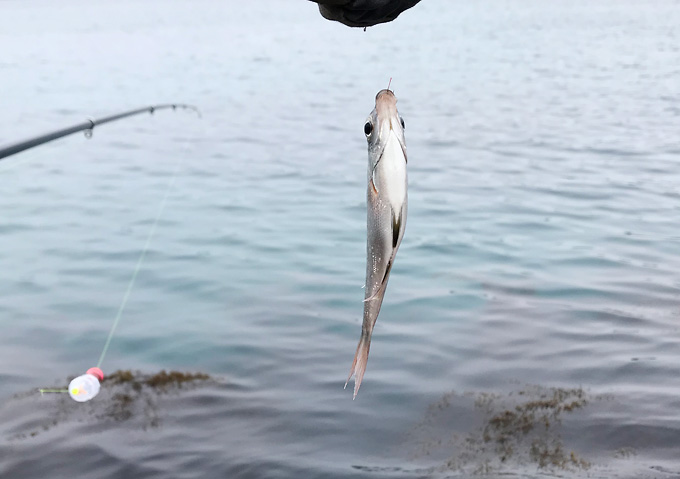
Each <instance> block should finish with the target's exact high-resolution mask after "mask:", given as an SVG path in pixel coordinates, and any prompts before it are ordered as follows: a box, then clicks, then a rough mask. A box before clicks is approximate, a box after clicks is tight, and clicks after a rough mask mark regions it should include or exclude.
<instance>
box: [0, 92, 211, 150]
mask: <svg viewBox="0 0 680 479" xmlns="http://www.w3.org/2000/svg"><path fill="white" fill-rule="evenodd" d="M167 108H172V109H173V110H176V109H177V108H182V109H185V110H193V111H195V112H196V113H197V114H198V116H199V117H200V116H201V112H200V111H199V110H198V108H196V107H195V106H193V105H185V104H183V103H168V104H163V105H153V106H147V107H144V108H138V109H136V110H130V111H126V112H124V113H118V114H117V115H111V116H106V117H104V118H100V119H99V120H95V119H89V120H87V121H85V122H83V123H79V124H77V125H73V126H70V127H68V128H64V129H63V130H57V131H53V132H50V133H45V134H44V135H40V136H36V137H34V138H29V139H28V140H24V141H20V142H18V143H14V144H10V145H6V146H0V160H3V159H5V158H7V157H8V156H11V155H15V154H17V153H21V152H22V151H25V150H28V149H29V148H33V147H34V146H39V145H42V144H43V143H47V142H50V141H52V140H56V139H58V138H62V137H64V136H68V135H72V134H73V133H77V132H79V131H84V132H85V136H86V137H87V138H90V137H91V136H92V130H93V129H94V127H95V126H98V125H103V124H104V123H109V122H111V121H116V120H121V119H123V118H127V117H129V116H134V115H139V114H141V113H146V112H149V113H151V114H153V113H154V112H155V111H156V110H163V109H167Z"/></svg>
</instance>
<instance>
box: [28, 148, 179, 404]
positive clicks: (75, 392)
mask: <svg viewBox="0 0 680 479" xmlns="http://www.w3.org/2000/svg"><path fill="white" fill-rule="evenodd" d="M183 160H184V155H182V156H181V157H180V159H179V160H177V163H176V164H175V168H174V171H173V173H172V177H171V178H170V181H169V182H168V184H167V186H166V187H165V193H164V195H163V199H162V200H161V203H160V206H159V207H158V213H157V214H156V218H155V219H154V222H153V225H152V226H151V229H150V230H149V234H148V235H147V237H146V242H145V243H144V247H143V248H142V251H141V253H140V254H139V258H138V259H137V264H136V265H135V269H134V270H133V272H132V276H131V277H130V281H129V282H128V285H127V289H126V290H125V294H124V295H123V300H122V301H121V303H120V306H119V307H118V312H117V313H116V317H115V319H114V321H113V324H112V325H111V330H110V331H109V334H108V336H107V337H106V343H105V344H104V348H103V349H102V352H101V355H100V356H99V361H98V362H97V366H95V367H94V368H90V369H88V370H87V372H86V373H85V374H83V375H81V376H78V377H76V378H74V379H73V380H72V381H71V383H70V384H69V386H68V389H57V388H54V389H52V388H41V389H38V391H40V394H41V395H42V394H44V393H69V395H70V396H71V398H73V399H74V400H76V401H78V402H85V401H89V400H90V399H92V398H93V397H95V396H96V395H97V394H98V393H99V388H100V382H101V381H103V379H104V373H103V372H102V370H101V369H100V368H101V365H102V362H104V358H105V357H106V353H107V352H108V350H109V346H110V345H111V340H112V339H113V336H114V334H115V333H116V329H117V328H118V324H119V323H120V319H121V318H122V317H123V312H124V311H125V307H126V306H127V303H128V300H129V299H130V295H131V294H132V289H133V288H134V286H135V281H136V280H137V276H138V275H139V272H140V271H141V269H142V266H143V264H144V259H145V258H146V254H147V252H148V251H149V247H150V246H151V241H152V240H153V237H154V235H155V233H156V229H157V227H158V222H159V221H160V219H161V216H163V211H165V205H166V204H167V202H168V197H169V196H170V193H171V192H172V189H173V187H174V186H175V181H176V180H177V173H178V172H179V170H180V167H181V166H182V164H183Z"/></svg>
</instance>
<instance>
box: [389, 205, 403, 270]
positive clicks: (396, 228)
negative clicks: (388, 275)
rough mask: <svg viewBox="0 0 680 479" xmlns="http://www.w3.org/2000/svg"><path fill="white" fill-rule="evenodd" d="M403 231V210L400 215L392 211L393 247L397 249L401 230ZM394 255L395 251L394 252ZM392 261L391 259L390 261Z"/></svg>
mask: <svg viewBox="0 0 680 479" xmlns="http://www.w3.org/2000/svg"><path fill="white" fill-rule="evenodd" d="M400 231H401V211H400V212H399V217H397V215H395V214H394V211H392V248H393V249H396V247H397V243H399V232H400ZM392 256H393V257H394V251H393V252H392ZM390 263H391V261H390Z"/></svg>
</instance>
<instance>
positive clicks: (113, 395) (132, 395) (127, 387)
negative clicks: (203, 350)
mask: <svg viewBox="0 0 680 479" xmlns="http://www.w3.org/2000/svg"><path fill="white" fill-rule="evenodd" d="M68 380H69V381H70V380H71V378H69V379H68ZM215 382H216V380H215V379H214V378H212V377H211V376H210V375H208V374H205V373H200V372H198V373H188V372H181V371H165V370H162V371H160V372H158V373H155V374H144V373H142V372H139V371H134V372H133V371H131V370H119V371H116V372H114V373H112V374H110V375H108V376H107V377H105V378H104V380H103V381H102V382H101V393H100V394H99V396H98V397H97V398H95V399H94V400H92V401H90V402H88V403H75V402H73V401H71V400H70V399H69V398H68V395H67V394H54V395H45V396H43V397H40V393H38V392H31V393H25V394H18V395H17V396H15V399H18V398H22V401H25V400H26V399H29V398H31V397H33V398H34V400H35V401H40V402H42V403H45V402H49V404H50V405H49V407H48V408H46V409H45V408H42V409H45V410H46V411H47V413H48V419H45V420H41V421H40V424H39V426H38V427H37V428H36V427H35V422H36V421H33V422H31V424H32V427H31V430H29V431H27V432H23V431H21V432H15V433H14V434H13V435H12V436H11V438H10V439H27V438H31V437H35V436H37V435H38V434H40V433H41V432H44V431H48V430H50V429H52V428H53V427H55V426H57V425H59V424H62V423H66V422H73V421H81V422H82V421H83V420H84V419H86V423H95V424H102V423H108V424H115V423H120V422H134V424H135V425H137V426H139V427H141V428H142V429H147V428H155V427H159V426H160V424H161V418H160V415H159V406H158V398H159V397H161V396H163V395H167V394H170V393H175V394H177V393H180V392H182V391H188V390H190V389H193V388H197V387H201V386H205V385H208V384H214V383H215ZM53 389H54V390H55V391H62V390H63V386H62V387H61V388H60V387H55V388H53ZM17 406H18V404H17Z"/></svg>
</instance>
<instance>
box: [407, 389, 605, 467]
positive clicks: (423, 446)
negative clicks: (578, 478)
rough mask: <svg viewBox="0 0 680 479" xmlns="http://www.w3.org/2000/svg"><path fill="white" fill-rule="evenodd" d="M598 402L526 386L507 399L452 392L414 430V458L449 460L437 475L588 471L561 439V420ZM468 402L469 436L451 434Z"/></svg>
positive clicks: (562, 391)
mask: <svg viewBox="0 0 680 479" xmlns="http://www.w3.org/2000/svg"><path fill="white" fill-rule="evenodd" d="M596 399H601V398H594V397H590V396H588V394H587V393H586V392H585V391H584V390H583V389H582V388H575V389H563V388H546V387H543V386H526V387H524V388H523V389H521V390H519V391H513V392H510V393H508V394H494V393H486V392H481V393H464V394H462V395H459V394H457V393H456V392H453V391H452V392H450V393H447V394H444V395H443V396H442V398H441V399H440V400H439V401H437V402H436V403H434V404H432V405H430V407H429V408H428V411H427V413H426V417H425V419H424V420H423V421H422V423H420V424H419V425H418V426H417V427H416V432H415V434H416V437H417V438H418V444H419V448H418V451H417V452H416V454H415V456H416V458H422V457H424V456H435V457H437V456H440V455H442V456H444V457H446V456H447V455H448V457H446V458H445V459H444V464H443V465H442V466H441V467H440V470H441V471H447V470H448V471H450V470H457V471H467V472H474V473H482V474H488V473H494V472H502V471H503V470H504V468H505V467H506V466H510V467H511V468H512V469H516V468H517V467H518V466H526V465H533V466H536V467H538V468H539V469H542V470H546V471H556V470H563V471H578V470H586V469H589V468H590V466H591V464H590V462H589V461H588V460H586V459H584V458H583V457H581V456H580V455H579V454H577V453H576V452H575V451H573V450H571V448H570V446H569V444H567V443H566V441H565V440H564V439H563V438H562V435H561V432H562V421H563V417H564V416H566V415H569V414H572V413H574V412H576V411H578V410H580V409H582V408H584V407H586V406H587V405H588V403H590V402H592V401H594V400H596ZM470 400H472V401H473V402H474V413H475V414H474V416H475V417H474V421H475V423H476V425H477V427H471V428H467V430H473V432H469V433H465V432H462V433H458V432H455V430H456V427H457V426H460V424H461V422H465V419H461V418H460V416H461V407H464V405H465V404H466V403H469V402H470ZM466 419H470V418H466ZM451 429H453V431H454V432H453V433H452V431H451Z"/></svg>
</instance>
